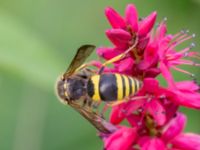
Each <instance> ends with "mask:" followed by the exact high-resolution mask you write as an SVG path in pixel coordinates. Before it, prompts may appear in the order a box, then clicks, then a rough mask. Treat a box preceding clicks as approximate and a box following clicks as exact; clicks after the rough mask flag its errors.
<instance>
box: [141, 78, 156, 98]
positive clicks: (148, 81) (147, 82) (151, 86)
mask: <svg viewBox="0 0 200 150" xmlns="http://www.w3.org/2000/svg"><path fill="white" fill-rule="evenodd" d="M158 89H159V82H158V81H157V80H156V79H154V78H145V79H144V81H143V87H142V89H141V92H144V94H145V93H155V91H158ZM145 95H146V94H145Z"/></svg>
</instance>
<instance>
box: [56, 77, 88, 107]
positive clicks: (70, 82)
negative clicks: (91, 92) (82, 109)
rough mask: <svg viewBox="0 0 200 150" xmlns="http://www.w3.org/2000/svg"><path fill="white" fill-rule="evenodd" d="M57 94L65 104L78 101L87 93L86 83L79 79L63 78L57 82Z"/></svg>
mask: <svg viewBox="0 0 200 150" xmlns="http://www.w3.org/2000/svg"><path fill="white" fill-rule="evenodd" d="M57 93H58V96H59V97H60V99H61V101H62V102H64V103H66V102H69V101H73V100H78V99H79V98H80V97H81V96H84V95H85V93H86V88H85V83H84V81H83V80H81V79H77V78H67V79H64V78H61V79H60V80H59V81H58V82H57Z"/></svg>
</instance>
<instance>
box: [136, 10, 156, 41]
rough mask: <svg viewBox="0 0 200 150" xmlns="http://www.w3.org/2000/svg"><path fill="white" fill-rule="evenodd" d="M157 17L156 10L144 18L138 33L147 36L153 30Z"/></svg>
mask: <svg viewBox="0 0 200 150" xmlns="http://www.w3.org/2000/svg"><path fill="white" fill-rule="evenodd" d="M156 17H157V12H155V11H154V12H152V13H151V14H150V15H149V16H147V17H146V18H145V19H144V20H142V21H141V23H140V25H139V31H138V35H139V36H140V37H144V36H146V35H147V34H148V33H149V32H150V31H151V29H152V28H153V26H154V23H155V21H156Z"/></svg>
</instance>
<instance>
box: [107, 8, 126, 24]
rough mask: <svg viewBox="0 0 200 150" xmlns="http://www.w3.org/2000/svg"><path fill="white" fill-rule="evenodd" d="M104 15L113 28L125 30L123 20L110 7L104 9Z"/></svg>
mask: <svg viewBox="0 0 200 150" xmlns="http://www.w3.org/2000/svg"><path fill="white" fill-rule="evenodd" d="M105 15H106V17H107V19H108V21H109V22H110V24H111V26H112V27H113V28H125V27H126V24H125V21H124V19H123V18H122V17H121V16H120V15H119V14H118V13H117V12H116V11H115V10H114V9H113V8H111V7H107V8H106V9H105Z"/></svg>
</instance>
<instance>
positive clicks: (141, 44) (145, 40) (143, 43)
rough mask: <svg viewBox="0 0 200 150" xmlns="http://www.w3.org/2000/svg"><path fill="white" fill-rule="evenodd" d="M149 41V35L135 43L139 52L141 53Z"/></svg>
mask: <svg viewBox="0 0 200 150" xmlns="http://www.w3.org/2000/svg"><path fill="white" fill-rule="evenodd" d="M148 43H149V37H145V38H140V39H139V43H138V45H137V49H138V50H139V52H140V53H143V51H144V49H145V48H146V46H147V44H148Z"/></svg>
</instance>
